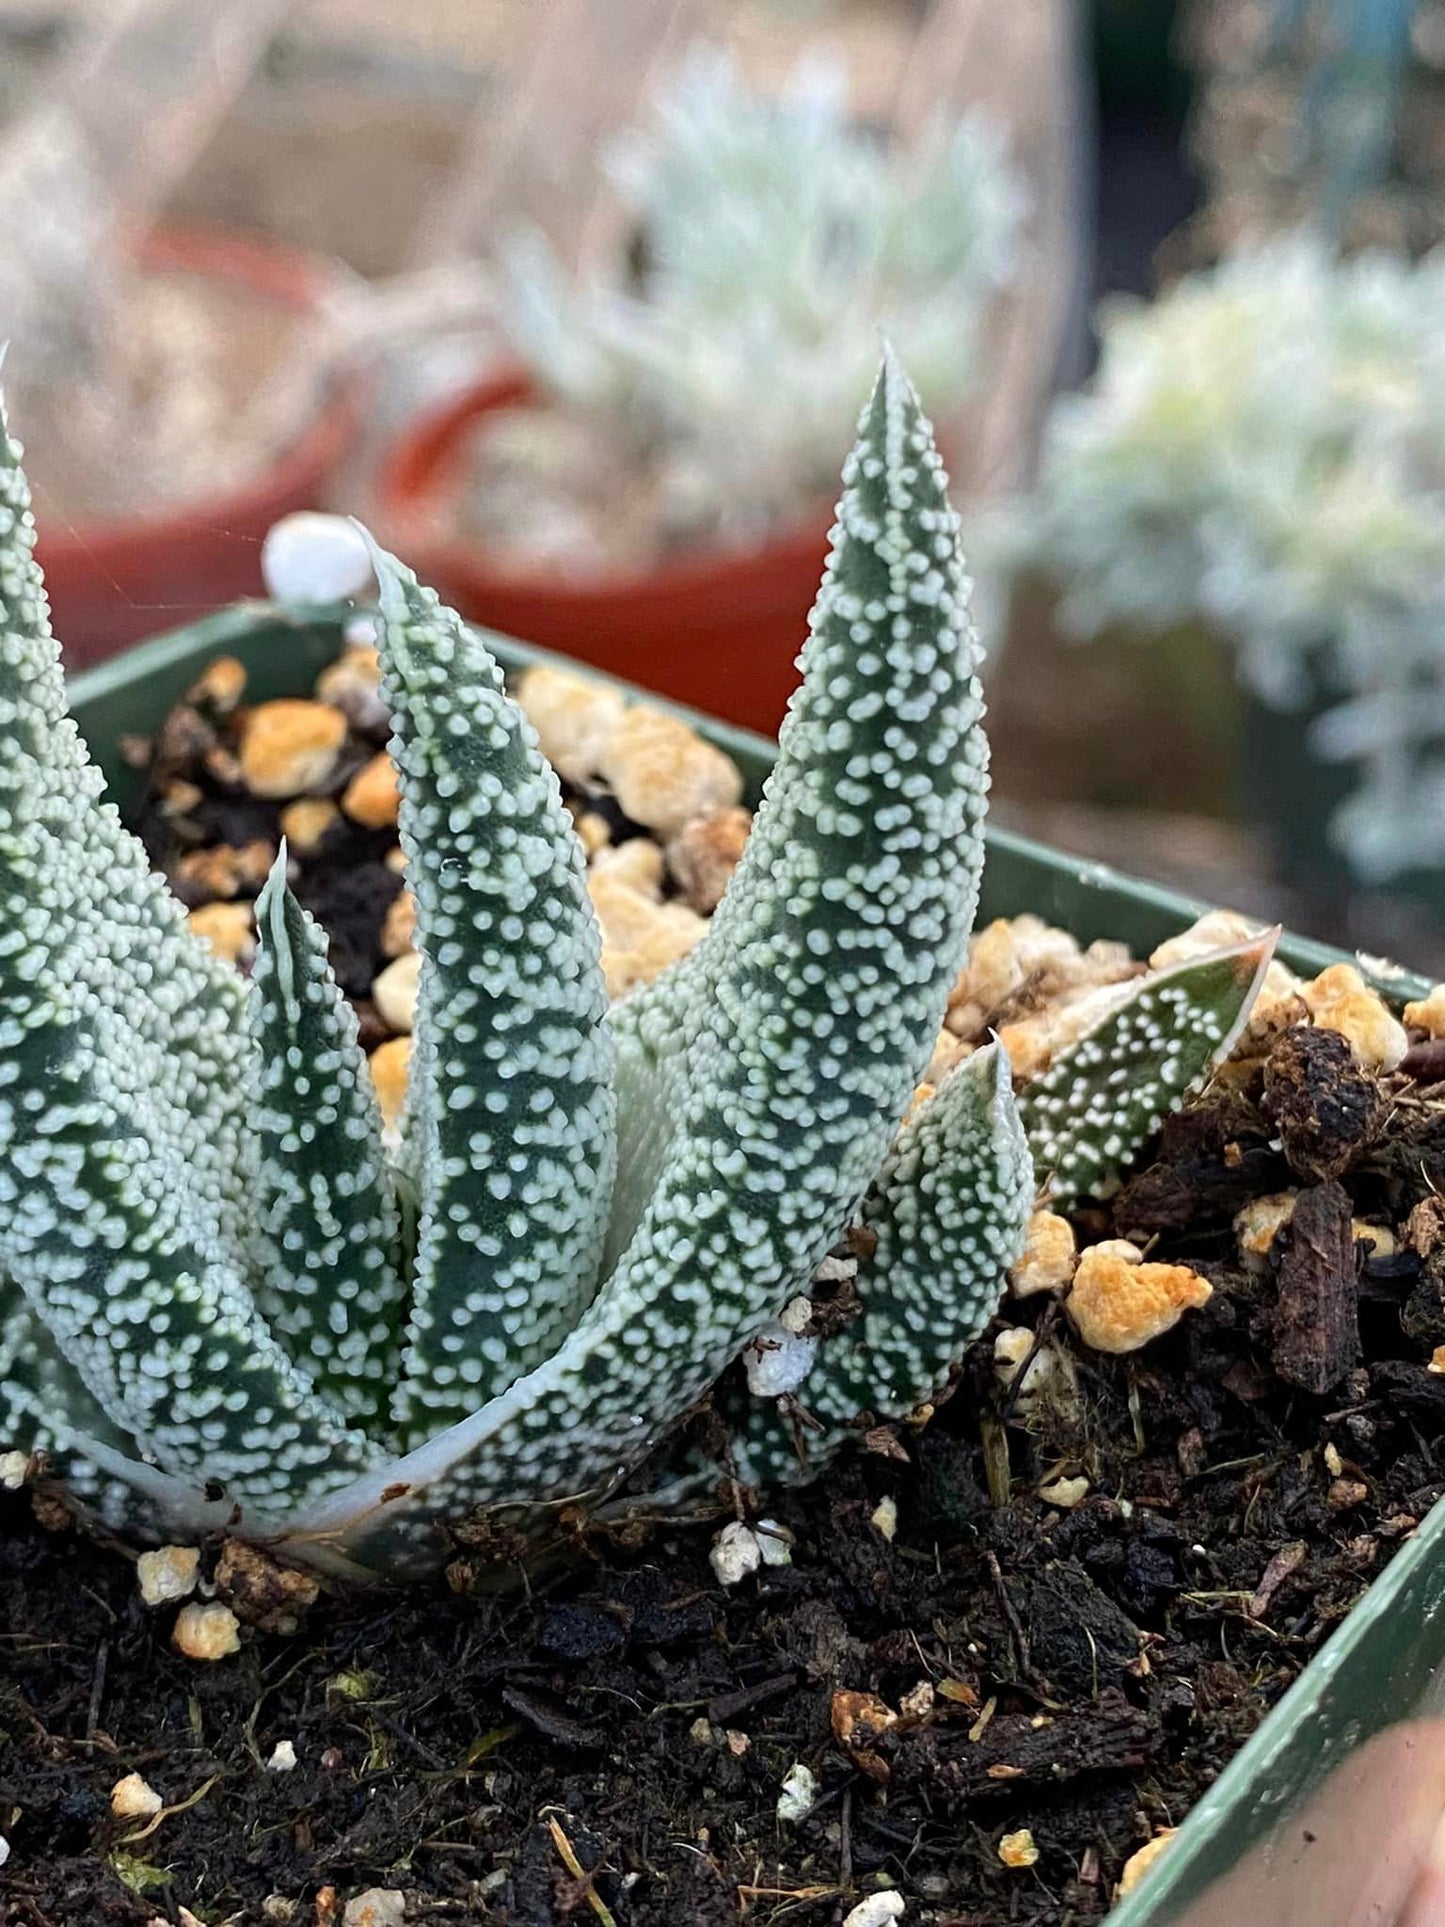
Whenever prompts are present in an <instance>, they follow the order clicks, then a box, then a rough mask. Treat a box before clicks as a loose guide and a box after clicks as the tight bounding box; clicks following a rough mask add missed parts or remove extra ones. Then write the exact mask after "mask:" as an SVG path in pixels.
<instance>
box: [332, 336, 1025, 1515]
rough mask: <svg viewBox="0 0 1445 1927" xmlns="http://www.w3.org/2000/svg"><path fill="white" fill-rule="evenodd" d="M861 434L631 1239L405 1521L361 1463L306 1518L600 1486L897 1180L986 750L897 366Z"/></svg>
mask: <svg viewBox="0 0 1445 1927" xmlns="http://www.w3.org/2000/svg"><path fill="white" fill-rule="evenodd" d="M860 435H861V439H860V442H859V445H858V447H857V449H856V450H855V451H854V453H853V455H852V456H851V457H850V460H849V464H848V468H847V470H846V472H845V494H844V497H843V501H842V503H841V505H840V509H839V526H838V528H837V529H836V530H835V534H834V548H833V554H832V558H831V561H830V565H829V571H828V574H827V576H826V577H825V580H824V584H823V588H822V591H821V594H820V597H819V601H818V605H817V608H816V610H815V612H814V616H813V620H812V634H811V637H810V640H809V642H808V644H807V647H806V649H805V651H804V658H803V665H804V687H803V691H802V693H801V695H799V696H798V697H797V698H795V700H794V703H793V705H792V708H791V710H790V713H789V715H788V718H787V720H786V722H785V724H784V727H783V732H782V737H781V742H780V748H779V758H778V763H777V766H776V768H775V770H774V772H773V775H772V777H771V779H770V781H769V783H768V787H767V790H766V793H765V796H764V801H763V805H762V809H761V812H760V814H759V818H758V821H757V824H756V826H755V828H754V831H753V835H752V836H751V838H750V839H749V842H748V847H747V851H746V853H745V855H744V857H743V860H742V863H741V864H740V865H739V867H738V870H737V871H736V873H735V875H734V877H733V880H732V883H731V885H730V887H729V891H728V896H727V898H726V899H725V900H724V905H723V907H722V909H721V910H720V911H719V912H718V916H717V919H716V920H715V928H714V932H713V935H712V937H711V938H710V939H709V940H708V941H709V943H710V944H711V945H712V946H713V949H712V956H711V959H710V962H709V965H708V969H707V978H708V982H709V986H710V995H709V996H707V997H706V998H701V997H700V998H698V999H697V1002H696V1005H695V1006H694V1014H695V1019H696V1024H695V1029H694V1030H693V1032H692V1034H691V1035H690V1036H689V1037H688V1038H687V1043H686V1054H685V1063H686V1079H685V1086H684V1087H683V1090H682V1095H681V1110H680V1114H679V1117H678V1120H677V1126H676V1129H675V1132H674V1134H673V1136H672V1139H671V1143H670V1147H669V1148H668V1150H667V1152H666V1155H665V1157H664V1160H663V1163H662V1168H661V1172H660V1176H659V1178H658V1182H657V1185H656V1189H655V1191H654V1192H653V1195H652V1197H651V1199H650V1201H649V1202H648V1204H647V1208H646V1210H645V1212H644V1213H643V1216H642V1219H641V1222H640V1223H639V1225H638V1227H637V1230H636V1232H635V1234H634V1236H633V1237H632V1239H631V1242H630V1243H629V1245H628V1247H627V1249H626V1250H625V1252H624V1253H623V1254H622V1256H621V1258H620V1260H619V1262H618V1265H617V1268H616V1270H615V1272H614V1273H613V1274H612V1276H611V1277H610V1278H609V1280H608V1281H607V1283H606V1285H605V1286H604V1288H603V1290H602V1291H601V1293H600V1294H599V1295H598V1297H597V1299H596V1300H595V1302H594V1303H593V1304H592V1305H591V1307H590V1308H589V1309H588V1311H587V1312H586V1313H585V1314H584V1316H583V1318H582V1320H581V1322H580V1324H579V1325H578V1327H577V1329H576V1330H575V1332H574V1333H573V1334H572V1335H571V1336H570V1337H569V1338H568V1339H567V1340H566V1341H565V1342H564V1343H563V1344H562V1346H561V1347H560V1349H559V1350H558V1351H557V1353H556V1354H555V1355H554V1356H553V1357H552V1358H550V1359H548V1360H547V1362H546V1363H545V1364H543V1365H542V1366H540V1367H539V1368H538V1369H537V1370H536V1371H534V1372H532V1373H531V1374H530V1375H529V1376H528V1377H527V1378H525V1379H523V1380H521V1381H520V1382H519V1383H517V1384H515V1385H513V1386H512V1387H511V1388H510V1389H509V1390H508V1391H507V1392H506V1393H505V1394H504V1395H503V1396H502V1397H500V1398H498V1399H496V1400H494V1401H493V1403H492V1404H491V1405H489V1406H487V1407H486V1408H484V1409H483V1410H482V1411H481V1412H480V1413H478V1414H477V1415H476V1416H475V1417H474V1418H473V1419H471V1420H468V1421H467V1422H465V1423H464V1424H462V1425H460V1426H457V1427H455V1428H454V1429H453V1431H452V1432H450V1433H449V1434H447V1435H445V1436H443V1437H442V1438H439V1439H437V1440H435V1441H433V1442H432V1443H431V1444H430V1445H429V1446H427V1447H424V1448H422V1449H421V1450H419V1451H418V1452H416V1453H414V1454H413V1455H412V1456H411V1458H410V1459H409V1460H405V1461H403V1462H402V1463H401V1464H400V1465H399V1466H398V1467H396V1468H394V1472H393V1474H391V1475H389V1476H390V1477H393V1482H396V1481H403V1480H404V1481H407V1482H408V1483H409V1484H410V1485H411V1486H412V1487H413V1488H414V1494H413V1497H412V1498H411V1500H410V1501H409V1503H408V1504H403V1503H402V1502H400V1501H398V1502H397V1505H396V1507H395V1510H394V1515H393V1516H394V1523H393V1524H391V1525H388V1524H387V1523H386V1522H385V1520H384V1519H383V1518H382V1517H381V1516H380V1512H379V1501H380V1493H379V1490H378V1486H377V1484H372V1483H370V1482H368V1485H367V1487H364V1488H362V1489H359V1490H358V1491H356V1492H354V1493H346V1494H339V1495H337V1497H336V1499H335V1500H334V1501H332V1502H328V1503H327V1505H325V1506H324V1507H322V1508H320V1509H319V1511H318V1512H317V1513H316V1514H314V1515H313V1528H324V1529H326V1530H328V1531H329V1530H332V1529H336V1530H340V1531H342V1532H343V1533H350V1534H351V1535H352V1537H353V1538H354V1539H355V1540H356V1541H358V1542H360V1543H362V1544H365V1542H366V1541H367V1539H368V1536H371V1535H375V1536H376V1538H377V1542H378V1543H384V1542H386V1541H387V1540H388V1539H389V1538H390V1537H391V1536H392V1535H394V1534H398V1533H404V1532H405V1529H406V1528H405V1523H404V1522H405V1520H406V1517H407V1514H408V1511H409V1510H410V1513H411V1515H412V1516H413V1517H418V1518H419V1517H424V1516H425V1514H426V1513H427V1512H429V1511H449V1512H455V1511H457V1510H461V1509H465V1508H467V1507H469V1506H474V1505H479V1504H486V1505H492V1504H499V1503H509V1502H519V1501H520V1502H528V1501H530V1502H544V1501H546V1500H549V1499H552V1500H556V1499H560V1498H563V1497H565V1496H568V1495H570V1494H573V1493H578V1492H588V1491H595V1490H597V1489H599V1488H603V1487H605V1486H607V1485H608V1484H609V1483H610V1482H611V1481H612V1480H614V1479H615V1478H616V1476H617V1475H618V1473H619V1471H620V1470H621V1469H623V1468H625V1467H626V1466H627V1465H629V1464H631V1463H633V1462H634V1461H635V1460H636V1459H637V1458H638V1457H639V1456H640V1455H641V1453H642V1452H643V1451H645V1450H646V1449H647V1447H648V1446H649V1445H650V1444H651V1443H652V1442H653V1441H654V1440H655V1439H656V1437H657V1436H658V1435H659V1433H660V1432H661V1431H662V1430H663V1429H665V1428H666V1426H667V1425H669V1424H670V1423H671V1422H672V1421H673V1420H674V1419H675V1418H676V1417H677V1416H678V1415H679V1414H680V1413H681V1412H682V1411H683V1410H684V1409H685V1408H686V1407H687V1405H688V1404H689V1403H690V1402H691V1401H692V1400H694V1399H695V1398H696V1397H697V1396H698V1395H699V1394H700V1393H701V1392H702V1391H703V1390H704V1389H705V1388H706V1387H707V1385H708V1384H709V1383H710V1382H711V1380H712V1379H713V1378H714V1377H715V1376H716V1375H717V1373H718V1372H719V1371H720V1370H721V1369H722V1367H723V1366H724V1365H725V1364H726V1363H727V1361H728V1360H729V1359H730V1358H731V1357H733V1356H734V1355H735V1354H736V1353H737V1351H738V1349H739V1348H740V1346H741V1345H742V1344H743V1342H744V1341H745V1340H746V1339H747V1338H748V1337H749V1335H750V1334H751V1333H752V1332H754V1331H756V1330H757V1328H758V1327H759V1325H761V1324H762V1322H763V1321H764V1320H765V1319H766V1318H768V1317H769V1316H770V1315H774V1314H775V1313H776V1311H777V1310H778V1308H779V1306H780V1305H781V1304H783V1303H784V1302H785V1301H786V1300H787V1299H788V1298H789V1297H791V1296H792V1295H793V1293H794V1292H796V1291H797V1290H798V1289H800V1288H801V1287H803V1286H805V1285H806V1283H807V1281H808V1279H809V1278H810V1277H811V1276H812V1273H813V1270H814V1268H815V1266H816V1264H817V1262H818V1260H819V1258H820V1257H821V1256H822V1255H823V1253H824V1252H825V1251H826V1250H827V1248H828V1246H829V1244H830V1243H831V1242H832V1240H833V1239H834V1238H835V1237H836V1236H837V1234H838V1232H839V1230H840V1228H841V1227H842V1226H843V1225H844V1224H845V1223H846V1222H847V1220H848V1219H849V1217H850V1216H851V1214H852V1212H853V1211H854V1210H855V1209H856V1207H857V1205H858V1204H859V1202H860V1201H861V1199H862V1197H863V1195H864V1193H865V1192H866V1190H867V1188H868V1185H869V1182H870V1181H871V1180H872V1178H873V1177H874V1176H875V1175H876V1174H877V1171H878V1169H879V1167H880V1165H881V1164H882V1162H883V1159H884V1157H885V1155H886V1153H887V1151H888V1148H889V1145H890V1143H891V1141H892V1139H893V1136H894V1134H895V1132H896V1130H897V1127H898V1121H899V1119H900V1118H901V1116H902V1114H903V1111H904V1109H905V1107H906V1105H907V1102H908V1099H909V1096H910V1094H911V1092H912V1090H913V1087H914V1085H915V1083H916V1082H917V1079H918V1077H919V1076H920V1075H921V1073H922V1070H923V1067H924V1065H925V1064H926V1062H927V1059H928V1056H929V1053H930V1051H931V1049H932V1046H933V1040H934V1037H935V1035H936V1033H937V1029H938V1026H939V1024H940V1022H941V1020H942V1016H943V1011H944V1007H945V1003H946V1000H947V994H948V989H949V986H950V984H951V983H952V981H953V979H954V977H955V976H956V974H957V971H958V967H959V964H960V961H961V958H962V955H963V952H964V948H965V945H966V942H967V938H968V932H969V927H970V924H971V920H972V916H973V909H974V904H975V901H976V896H977V887H978V876H979V869H980V865H981V860H982V815H983V801H984V792H985V788H986V779H985V774H984V771H985V765H986V749H985V744H984V739H983V734H982V730H981V728H980V719H981V714H982V703H981V699H980V693H979V688H978V683H977V679H976V677H975V674H974V670H975V665H976V659H977V647H976V642H975V638H974V635H973V632H972V629H971V627H970V625H969V623H968V619H967V614H966V609H967V601H966V598H967V589H966V583H965V578H964V576H963V572H962V565H961V562H960V558H959V552H958V524H957V518H956V517H955V515H954V513H953V511H952V510H951V509H950V508H949V506H948V501H947V496H946V494H945V483H944V478H943V475H942V471H941V467H940V464H939V462H938V457H937V454H936V452H935V451H934V448H933V442H932V435H931V432H930V430H929V428H928V424H927V423H926V422H925V421H924V419H923V416H922V414H921V412H920V410H919V407H918V402H917V398H916V396H914V394H913V392H912V390H911V388H909V386H908V384H907V381H906V379H905V378H904V376H903V375H902V374H901V372H900V371H899V370H898V368H897V366H896V364H894V363H893V362H892V361H891V360H890V361H889V362H888V363H887V365H886V366H885V369H884V372H883V374H882V376H881V377H880V379H879V383H878V387H877V389H876V391H875V393H874V396H873V398H872V400H871V401H870V403H869V405H868V408H867V409H866V410H865V413H864V418H863V421H862V423H861V429H860ZM423 1486H424V1487H425V1488H426V1489H425V1490H424V1491H420V1492H416V1491H415V1488H419V1487H423ZM374 1549H375V1548H374V1547H373V1548H371V1550H374Z"/></svg>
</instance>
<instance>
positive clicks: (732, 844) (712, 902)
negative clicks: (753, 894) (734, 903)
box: [667, 803, 753, 917]
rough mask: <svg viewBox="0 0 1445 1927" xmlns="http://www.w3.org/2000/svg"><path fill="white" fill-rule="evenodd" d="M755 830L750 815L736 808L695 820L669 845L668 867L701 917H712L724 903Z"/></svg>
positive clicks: (714, 812)
mask: <svg viewBox="0 0 1445 1927" xmlns="http://www.w3.org/2000/svg"><path fill="white" fill-rule="evenodd" d="M752 826H753V819H752V814H751V812H750V811H748V810H745V809H744V808H743V807H742V805H741V804H740V803H739V804H734V806H733V807H732V808H731V809H723V810H713V811H711V812H710V813H709V814H708V815H706V816H695V817H693V818H692V820H691V822H688V823H684V824H683V826H682V828H681V829H680V830H679V831H678V833H677V835H676V836H675V837H674V838H673V839H672V841H671V842H670V843H669V844H668V846H667V867H668V869H669V871H670V872H671V873H672V877H673V880H674V882H675V883H676V884H677V887H678V888H679V889H680V890H681V891H682V894H683V896H684V897H685V898H686V900H687V904H688V907H689V908H690V909H693V910H696V911H697V913H698V915H699V916H701V917H710V916H711V915H712V913H713V911H714V910H716V909H717V907H718V905H719V904H720V903H721V902H722V896H723V892H724V890H726V889H727V887H728V882H729V879H730V878H731V876H732V873H733V871H734V870H735V869H736V868H737V866H738V862H739V859H740V858H741V856H742V853H743V846H744V845H745V844H746V842H747V840H748V832H749V831H750V830H751V829H752Z"/></svg>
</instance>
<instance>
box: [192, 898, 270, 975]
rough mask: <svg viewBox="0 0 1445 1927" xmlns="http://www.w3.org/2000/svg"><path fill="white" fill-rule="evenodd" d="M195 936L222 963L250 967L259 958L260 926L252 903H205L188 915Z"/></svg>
mask: <svg viewBox="0 0 1445 1927" xmlns="http://www.w3.org/2000/svg"><path fill="white" fill-rule="evenodd" d="M186 921H187V923H189V924H190V926H191V932H192V935H194V936H197V937H199V938H200V939H201V941H202V942H203V943H208V944H209V945H210V946H211V948H212V950H214V951H215V953H216V955H217V956H218V957H219V958H220V959H221V961H222V963H228V964H237V965H246V964H249V963H250V961H251V959H252V957H254V956H255V954H256V926H255V920H254V918H253V916H252V906H251V905H250V904H249V903H202V904H199V905H198V906H197V907H196V908H195V909H194V910H190V911H188V912H187V913H186Z"/></svg>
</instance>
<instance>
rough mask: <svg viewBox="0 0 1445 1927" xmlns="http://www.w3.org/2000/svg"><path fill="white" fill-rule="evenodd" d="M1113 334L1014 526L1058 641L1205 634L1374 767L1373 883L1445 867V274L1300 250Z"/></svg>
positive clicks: (1366, 869)
mask: <svg viewBox="0 0 1445 1927" xmlns="http://www.w3.org/2000/svg"><path fill="white" fill-rule="evenodd" d="M1100 326H1101V334H1102V348H1101V360H1100V366H1099V369H1098V371H1097V373H1096V374H1095V376H1094V378H1093V380H1092V381H1091V382H1090V384H1089V387H1088V388H1087V390H1086V391H1085V392H1083V393H1082V394H1078V395H1071V396H1067V397H1065V398H1063V399H1061V400H1060V402H1059V403H1058V404H1057V406H1056V408H1055V410H1054V413H1053V416H1052V418H1051V421H1050V424H1049V428H1048V431H1047V435H1046V439H1045V444H1044V453H1043V462H1042V472H1041V476H1040V482H1039V487H1038V491H1037V493H1036V494H1035V496H1034V497H1033V499H1032V500H1031V502H1030V503H1029V504H1028V505H1027V507H1026V508H1025V509H1024V510H1023V511H1022V512H1021V514H1020V515H1019V518H1018V529H1017V534H1016V542H1017V553H1018V555H1019V556H1020V557H1022V558H1023V559H1025V560H1026V561H1027V562H1028V563H1029V564H1030V565H1031V566H1033V567H1035V568H1038V569H1040V570H1042V571H1044V572H1045V573H1047V575H1048V576H1049V577H1050V578H1051V579H1052V580H1053V581H1054V582H1056V583H1057V584H1058V586H1059V591H1060V593H1059V602H1058V609H1057V613H1058V621H1059V624H1060V627H1061V629H1062V631H1063V632H1064V633H1065V634H1067V635H1069V636H1073V637H1078V638H1081V639H1086V638H1090V637H1094V636H1097V635H1099V634H1101V633H1104V632H1106V631H1110V630H1124V631H1127V632H1129V633H1130V634H1132V635H1133V636H1134V637H1136V638H1138V639H1139V640H1140V641H1141V642H1142V641H1147V640H1148V639H1150V638H1152V637H1157V636H1158V635H1160V634H1164V633H1167V632H1169V631H1171V630H1175V629H1177V628H1178V627H1180V626H1181V625H1187V624H1196V625H1199V626H1200V627H1202V628H1203V630H1204V631H1205V632H1206V633H1207V634H1209V635H1210V636H1213V637H1215V638H1217V639H1218V640H1219V641H1220V642H1221V643H1223V644H1225V645H1227V646H1228V647H1230V648H1231V649H1233V651H1234V652H1235V657H1236V661H1237V664H1238V669H1239V674H1240V677H1241V679H1242V681H1243V683H1244V685H1245V687H1246V689H1247V690H1248V691H1249V692H1250V694H1251V695H1252V696H1254V697H1256V698H1258V699H1259V700H1260V701H1261V702H1262V703H1264V704H1266V705H1268V706H1270V707H1271V708H1274V709H1278V710H1284V711H1294V712H1302V713H1304V714H1306V715H1307V716H1308V717H1309V719H1310V720H1309V731H1310V743H1311V747H1312V749H1313V752H1314V754H1316V755H1317V756H1319V757H1321V758H1322V759H1324V760H1325V761H1330V762H1333V761H1340V762H1345V763H1349V764H1351V765H1353V766H1354V786H1353V788H1352V790H1351V793H1350V794H1349V796H1348V797H1347V798H1346V799H1345V800H1344V801H1343V802H1341V803H1340V804H1339V805H1338V807H1337V808H1336V809H1335V810H1334V813H1333V816H1332V817H1331V819H1330V826H1329V827H1330V831H1331V835H1332V838H1333V842H1334V845H1335V847H1336V849H1337V850H1338V851H1339V852H1340V854H1341V855H1342V856H1343V857H1344V859H1345V860H1346V862H1347V863H1348V864H1349V865H1350V867H1351V868H1352V869H1353V870H1354V871H1355V872H1356V873H1357V874H1358V875H1360V876H1361V877H1363V878H1366V879H1369V880H1393V879H1395V878H1397V877H1399V876H1401V875H1402V874H1404V873H1405V872H1407V871H1411V870H1419V869H1433V868H1436V867H1438V866H1440V865H1441V864H1445V753H1442V752H1445V647H1442V643H1445V381H1442V376H1445V258H1440V257H1431V258H1428V259H1427V260H1425V261H1423V262H1420V263H1418V264H1412V263H1411V262H1409V261H1408V260H1405V259H1403V258H1401V257H1399V256H1395V255H1388V254H1383V253H1370V254H1364V255H1359V256H1356V257H1354V258H1353V259H1346V260H1339V259H1337V258H1336V256H1335V254H1334V252H1333V250H1332V249H1331V248H1330V247H1329V245H1328V244H1327V243H1326V242H1325V241H1324V240H1322V239H1320V238H1319V237H1317V236H1314V235H1292V236H1288V237H1284V238H1281V239H1278V240H1275V241H1272V242H1267V243H1262V244H1260V245H1259V246H1257V247H1255V248H1250V249H1246V250H1244V251H1241V252H1239V253H1237V254H1233V255H1231V256H1230V257H1228V258H1227V259H1226V260H1225V261H1224V262H1223V263H1221V264H1220V265H1219V266H1218V267H1216V268H1214V269H1212V270H1209V271H1206V272H1202V273H1199V274H1196V275H1191V276H1188V277H1186V278H1184V279H1183V280H1181V281H1179V282H1176V283H1175V284H1174V286H1173V287H1172V288H1170V289H1169V290H1168V291H1167V292H1166V293H1164V294H1163V295H1161V296H1160V297H1159V299H1158V300H1156V301H1154V302H1152V303H1143V302H1138V301H1134V300H1128V301H1125V300H1120V301H1117V302H1114V303H1111V304H1109V305H1108V306H1107V307H1106V308H1105V309H1104V311H1103V313H1102V315H1101V318H1100Z"/></svg>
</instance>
